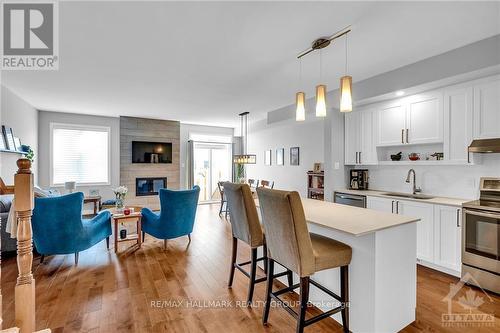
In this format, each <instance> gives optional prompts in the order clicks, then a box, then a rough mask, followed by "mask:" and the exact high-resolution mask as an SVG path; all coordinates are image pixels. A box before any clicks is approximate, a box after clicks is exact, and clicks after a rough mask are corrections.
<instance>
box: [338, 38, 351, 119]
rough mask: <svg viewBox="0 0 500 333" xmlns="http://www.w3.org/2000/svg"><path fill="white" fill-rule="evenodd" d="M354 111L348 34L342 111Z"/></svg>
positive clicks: (342, 85) (341, 94) (342, 86)
mask: <svg viewBox="0 0 500 333" xmlns="http://www.w3.org/2000/svg"><path fill="white" fill-rule="evenodd" d="M351 111H352V76H349V75H347V34H346V35H345V75H344V76H342V77H341V78H340V112H351Z"/></svg>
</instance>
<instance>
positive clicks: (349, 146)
mask: <svg viewBox="0 0 500 333" xmlns="http://www.w3.org/2000/svg"><path fill="white" fill-rule="evenodd" d="M360 120H361V112H349V113H346V115H345V136H344V143H345V164H347V165H354V164H358V156H359V150H360V149H359V147H360V134H361V133H360V128H359V127H360V122H361V121H360Z"/></svg>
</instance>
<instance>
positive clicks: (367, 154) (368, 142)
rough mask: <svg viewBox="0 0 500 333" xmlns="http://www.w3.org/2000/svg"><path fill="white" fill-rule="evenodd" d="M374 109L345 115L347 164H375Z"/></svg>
mask: <svg viewBox="0 0 500 333" xmlns="http://www.w3.org/2000/svg"><path fill="white" fill-rule="evenodd" d="M373 124H374V123H373V111H372V110H359V111H354V112H350V113H346V115H345V164H347V165H355V164H375V163H377V156H376V150H375V144H374V141H373V140H374V135H373Z"/></svg>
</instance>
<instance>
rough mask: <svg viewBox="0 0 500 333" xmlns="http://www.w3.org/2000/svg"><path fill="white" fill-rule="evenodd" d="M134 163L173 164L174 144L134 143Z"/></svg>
mask: <svg viewBox="0 0 500 333" xmlns="http://www.w3.org/2000/svg"><path fill="white" fill-rule="evenodd" d="M132 163H172V143H171V142H145V141H132Z"/></svg>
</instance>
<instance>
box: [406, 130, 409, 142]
mask: <svg viewBox="0 0 500 333" xmlns="http://www.w3.org/2000/svg"><path fill="white" fill-rule="evenodd" d="M408 132H409V130H408V129H406V143H410V142H409V141H408Z"/></svg>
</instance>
